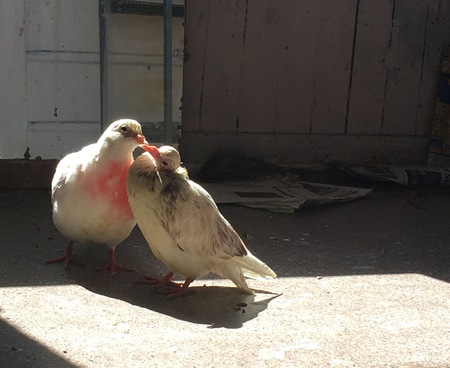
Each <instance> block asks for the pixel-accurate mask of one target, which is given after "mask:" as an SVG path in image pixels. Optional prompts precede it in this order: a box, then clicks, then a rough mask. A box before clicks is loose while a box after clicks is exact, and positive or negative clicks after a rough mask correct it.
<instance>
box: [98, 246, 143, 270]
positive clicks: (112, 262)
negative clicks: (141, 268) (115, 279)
mask: <svg viewBox="0 0 450 368" xmlns="http://www.w3.org/2000/svg"><path fill="white" fill-rule="evenodd" d="M95 269H96V270H98V271H104V270H109V271H110V272H111V276H113V275H114V274H115V273H116V271H126V272H134V271H136V269H135V268H131V267H126V266H122V265H120V264H118V263H117V262H116V254H115V252H114V249H110V250H109V261H108V263H106V264H104V265H102V266H98V267H96V268H95Z"/></svg>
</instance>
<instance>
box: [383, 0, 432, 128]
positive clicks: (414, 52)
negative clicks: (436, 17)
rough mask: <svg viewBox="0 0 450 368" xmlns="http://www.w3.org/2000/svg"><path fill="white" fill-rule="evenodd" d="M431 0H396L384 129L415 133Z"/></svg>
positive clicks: (388, 60)
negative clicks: (428, 1)
mask: <svg viewBox="0 0 450 368" xmlns="http://www.w3.org/2000/svg"><path fill="white" fill-rule="evenodd" d="M427 8H428V3H427V2H426V1H423V0H396V2H395V9H394V22H393V28H392V38H391V44H390V50H389V55H388V58H387V68H388V71H387V82H386V95H385V103H384V117H383V122H382V127H381V132H382V133H385V134H405V135H409V134H415V133H416V119H417V111H418V107H417V104H418V101H419V94H420V82H421V72H422V56H423V50H424V43H425V34H426V25H427V13H428V11H427V10H428V9H427Z"/></svg>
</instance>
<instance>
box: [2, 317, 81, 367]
mask: <svg viewBox="0 0 450 368" xmlns="http://www.w3.org/2000/svg"><path fill="white" fill-rule="evenodd" d="M0 367H5V368H6V367H11V368H13V367H77V366H76V365H74V364H72V363H70V362H69V361H68V360H65V359H64V358H63V357H61V356H58V355H56V354H55V353H53V352H52V351H50V350H48V349H47V348H46V347H44V346H42V345H41V344H39V343H38V342H37V341H35V340H33V339H32V338H30V337H28V336H26V335H24V334H23V333H22V332H20V331H18V330H17V329H16V328H14V327H13V326H11V325H10V324H8V323H7V322H6V321H3V320H2V319H0Z"/></svg>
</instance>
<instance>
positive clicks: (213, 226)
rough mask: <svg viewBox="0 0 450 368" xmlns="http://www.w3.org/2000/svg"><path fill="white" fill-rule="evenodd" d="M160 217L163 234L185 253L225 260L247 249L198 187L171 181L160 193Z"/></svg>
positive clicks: (242, 254) (193, 183)
mask: <svg viewBox="0 0 450 368" xmlns="http://www.w3.org/2000/svg"><path fill="white" fill-rule="evenodd" d="M160 211H161V213H160V215H161V219H162V222H163V224H164V226H165V227H166V229H167V231H168V232H169V233H170V234H171V236H173V238H174V239H175V240H176V242H177V244H178V246H179V247H180V248H181V249H182V250H183V251H185V252H189V253H193V254H197V255H205V256H217V257H219V258H221V259H229V258H231V257H236V256H238V257H239V256H244V255H246V254H247V250H246V248H245V246H244V243H243V242H242V240H241V238H240V237H239V235H238V234H237V233H236V231H235V230H234V229H233V227H232V226H231V225H230V223H229V222H228V221H227V220H226V219H225V218H224V217H223V216H222V214H221V213H220V212H219V209H218V208H217V206H216V204H215V203H214V200H213V199H212V197H211V196H210V195H209V193H208V192H207V191H206V190H205V189H203V188H202V187H201V186H200V185H198V184H196V183H195V182H193V181H190V180H183V179H175V180H172V181H171V182H170V184H169V185H167V186H166V187H165V188H164V190H163V191H162V192H161V207H160Z"/></svg>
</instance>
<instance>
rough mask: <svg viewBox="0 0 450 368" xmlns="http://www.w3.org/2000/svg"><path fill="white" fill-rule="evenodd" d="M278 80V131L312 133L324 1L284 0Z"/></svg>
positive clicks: (276, 127) (276, 128)
mask: <svg viewBox="0 0 450 368" xmlns="http://www.w3.org/2000/svg"><path fill="white" fill-rule="evenodd" d="M283 4H284V6H283V18H282V29H281V37H280V41H279V42H280V43H281V46H282V47H281V50H280V56H279V59H280V60H279V70H278V74H279V77H278V81H277V89H276V126H275V130H276V132H277V133H278V132H280V133H292V132H297V133H308V132H309V131H310V129H311V108H312V106H313V101H314V96H313V94H312V93H311V91H312V90H313V88H314V76H315V67H316V55H317V53H316V47H317V43H318V38H319V32H318V23H317V18H319V17H320V14H321V12H322V6H321V5H320V2H316V1H309V0H297V1H284V2H283Z"/></svg>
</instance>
